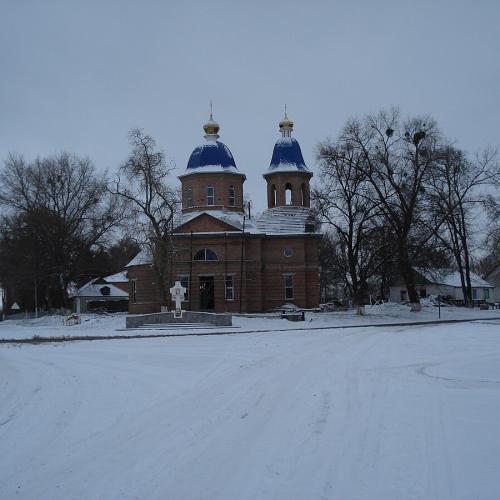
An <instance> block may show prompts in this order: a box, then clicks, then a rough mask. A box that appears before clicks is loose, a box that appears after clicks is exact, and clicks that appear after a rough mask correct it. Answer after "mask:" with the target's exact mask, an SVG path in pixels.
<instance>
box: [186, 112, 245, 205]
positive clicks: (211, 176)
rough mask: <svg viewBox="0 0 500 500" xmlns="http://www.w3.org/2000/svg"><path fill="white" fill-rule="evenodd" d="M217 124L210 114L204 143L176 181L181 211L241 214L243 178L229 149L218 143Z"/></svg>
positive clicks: (205, 129)
mask: <svg viewBox="0 0 500 500" xmlns="http://www.w3.org/2000/svg"><path fill="white" fill-rule="evenodd" d="M219 129H220V127H219V124H218V123H217V122H216V121H215V120H214V119H213V116H212V112H210V118H209V120H208V122H207V123H205V125H203V130H204V131H205V135H204V138H205V143H204V144H202V145H201V146H198V147H196V148H195V149H194V150H193V152H192V153H191V156H190V157H189V161H188V164H187V168H186V170H185V172H184V173H183V174H182V175H179V180H180V181H181V185H182V211H183V212H196V211H206V210H218V211H220V210H222V211H224V210H226V211H231V212H239V213H243V183H244V182H245V179H246V176H245V174H244V173H242V172H240V171H239V170H238V169H237V168H236V162H235V161H234V158H233V155H232V154H231V151H230V150H229V148H228V147H227V146H226V145H225V144H224V143H222V142H221V141H219V140H218V139H219Z"/></svg>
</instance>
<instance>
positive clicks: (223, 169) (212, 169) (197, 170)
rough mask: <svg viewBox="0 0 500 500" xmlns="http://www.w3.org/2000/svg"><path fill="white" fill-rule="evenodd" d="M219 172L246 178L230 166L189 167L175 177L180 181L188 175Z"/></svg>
mask: <svg viewBox="0 0 500 500" xmlns="http://www.w3.org/2000/svg"><path fill="white" fill-rule="evenodd" d="M221 172H225V173H229V174H235V175H242V176H243V177H246V176H245V174H244V173H243V172H240V171H238V169H237V168H236V167H231V166H230V167H224V166H223V165H206V166H204V167H190V168H189V169H188V170H186V171H185V172H183V173H182V174H180V175H178V176H177V177H178V178H179V179H180V178H181V177H186V176H188V175H193V174H213V173H217V174H220V173H221Z"/></svg>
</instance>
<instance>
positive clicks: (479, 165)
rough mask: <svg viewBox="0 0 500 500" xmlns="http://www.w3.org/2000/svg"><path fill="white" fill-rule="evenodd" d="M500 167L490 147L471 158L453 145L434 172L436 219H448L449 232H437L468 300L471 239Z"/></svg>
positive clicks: (468, 302)
mask: <svg viewBox="0 0 500 500" xmlns="http://www.w3.org/2000/svg"><path fill="white" fill-rule="evenodd" d="M499 180H500V170H499V167H498V164H497V162H496V151H494V150H491V149H487V150H485V151H483V153H482V154H480V155H477V156H476V157H475V159H474V160H471V159H469V158H468V157H467V155H466V154H465V153H464V152H463V151H461V150H459V149H456V148H454V147H452V146H447V147H445V148H443V151H442V155H441V158H440V160H439V161H438V162H437V167H436V168H435V169H434V171H433V175H432V189H431V191H430V192H429V196H430V200H431V203H432V208H433V210H434V212H435V220H444V225H443V227H444V228H445V230H446V231H445V232H443V233H442V234H440V233H439V232H438V233H437V236H438V237H439V238H440V239H441V240H442V242H444V243H445V244H447V246H448V248H449V249H450V251H451V252H452V254H453V256H454V260H455V265H456V267H457V270H458V272H459V274H460V279H461V285H462V291H463V296H464V302H465V304H466V305H468V306H470V305H472V304H473V296H472V285H471V277H470V273H471V267H472V262H471V260H472V257H471V243H472V236H473V226H477V223H476V220H477V217H478V215H479V212H480V211H482V209H483V208H484V207H485V206H487V204H488V201H489V200H490V199H491V198H488V196H487V188H488V187H498V184H499Z"/></svg>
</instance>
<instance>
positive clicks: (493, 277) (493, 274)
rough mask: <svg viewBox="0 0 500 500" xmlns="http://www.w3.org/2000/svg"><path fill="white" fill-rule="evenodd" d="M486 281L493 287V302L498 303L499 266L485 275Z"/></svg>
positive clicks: (499, 287) (499, 291) (499, 285)
mask: <svg viewBox="0 0 500 500" xmlns="http://www.w3.org/2000/svg"><path fill="white" fill-rule="evenodd" d="M486 280H487V281H488V283H491V284H492V285H493V286H494V287H495V288H494V289H493V301H494V302H500V264H498V265H497V266H496V267H495V268H494V269H493V270H492V271H490V272H489V273H488V274H487V275H486Z"/></svg>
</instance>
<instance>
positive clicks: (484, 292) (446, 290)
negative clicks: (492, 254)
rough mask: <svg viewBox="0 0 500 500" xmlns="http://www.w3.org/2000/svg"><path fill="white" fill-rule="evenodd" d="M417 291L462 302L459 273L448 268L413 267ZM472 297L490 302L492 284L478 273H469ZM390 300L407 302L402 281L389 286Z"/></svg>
mask: <svg viewBox="0 0 500 500" xmlns="http://www.w3.org/2000/svg"><path fill="white" fill-rule="evenodd" d="M414 273H415V280H416V281H415V283H416V288H417V293H418V294H419V296H420V297H421V298H425V297H428V296H429V295H441V296H443V297H449V298H450V299H451V300H453V301H454V302H456V303H458V304H460V303H463V302H464V295H463V291H462V282H461V280H460V273H459V272H458V271H453V270H450V269H421V268H416V269H414ZM471 285H472V299H473V300H474V301H476V302H492V301H493V298H492V297H493V290H494V288H495V287H494V286H493V285H491V284H490V283H488V282H487V281H485V280H483V279H482V278H481V277H480V276H479V275H477V274H475V273H471ZM389 300H390V301H391V302H407V301H408V291H407V290H406V285H405V284H404V283H403V282H402V281H398V282H397V283H395V284H393V285H392V286H390V287H389Z"/></svg>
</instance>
